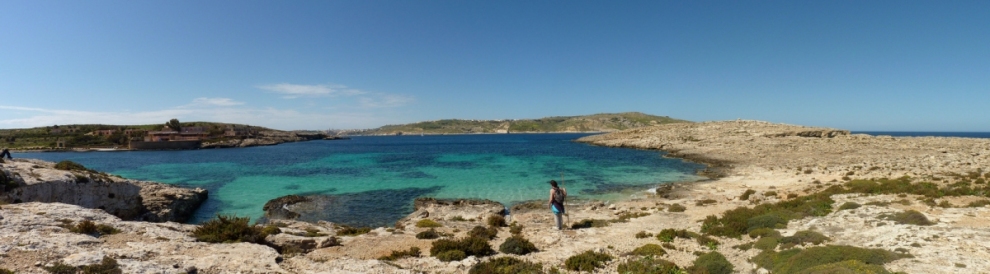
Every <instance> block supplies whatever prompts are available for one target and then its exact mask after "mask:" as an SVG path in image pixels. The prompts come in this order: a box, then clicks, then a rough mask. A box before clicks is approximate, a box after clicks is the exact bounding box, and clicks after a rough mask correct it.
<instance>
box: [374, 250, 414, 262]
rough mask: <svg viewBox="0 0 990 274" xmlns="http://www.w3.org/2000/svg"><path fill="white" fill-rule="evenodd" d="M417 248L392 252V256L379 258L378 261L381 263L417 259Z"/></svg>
mask: <svg viewBox="0 0 990 274" xmlns="http://www.w3.org/2000/svg"><path fill="white" fill-rule="evenodd" d="M419 255H420V253H419V247H415V246H414V247H410V248H409V250H392V254H389V255H388V256H382V257H379V258H378V260H382V261H395V260H398V259H402V258H405V257H419Z"/></svg>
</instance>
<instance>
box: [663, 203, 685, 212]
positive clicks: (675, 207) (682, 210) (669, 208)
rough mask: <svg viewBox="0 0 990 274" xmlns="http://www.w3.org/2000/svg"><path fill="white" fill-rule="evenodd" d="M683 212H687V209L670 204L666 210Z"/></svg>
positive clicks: (679, 205)
mask: <svg viewBox="0 0 990 274" xmlns="http://www.w3.org/2000/svg"><path fill="white" fill-rule="evenodd" d="M685 210H687V207H684V206H683V205H681V204H672V205H670V207H668V208H667V211H668V212H684V211H685Z"/></svg>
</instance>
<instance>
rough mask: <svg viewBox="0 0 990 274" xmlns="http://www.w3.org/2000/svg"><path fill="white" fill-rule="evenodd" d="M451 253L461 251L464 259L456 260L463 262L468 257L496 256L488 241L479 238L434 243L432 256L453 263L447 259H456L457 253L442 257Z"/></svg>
mask: <svg viewBox="0 0 990 274" xmlns="http://www.w3.org/2000/svg"><path fill="white" fill-rule="evenodd" d="M451 251H460V253H461V254H463V255H464V257H462V258H460V259H456V260H463V259H464V258H467V256H477V257H483V256H488V255H492V254H495V250H493V249H492V246H491V245H489V244H488V240H485V239H482V238H477V237H467V238H463V239H459V240H448V239H440V240H437V241H435V242H433V246H432V247H431V248H430V254H434V256H435V257H437V259H440V260H441V261H451V260H447V259H451V258H456V257H457V256H454V255H457V254H456V253H451V254H447V255H444V257H441V255H442V254H443V253H450V252H451Z"/></svg>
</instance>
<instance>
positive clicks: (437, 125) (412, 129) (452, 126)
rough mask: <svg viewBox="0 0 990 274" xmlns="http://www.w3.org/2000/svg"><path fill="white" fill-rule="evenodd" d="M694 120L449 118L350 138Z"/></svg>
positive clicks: (604, 128) (637, 116)
mask: <svg viewBox="0 0 990 274" xmlns="http://www.w3.org/2000/svg"><path fill="white" fill-rule="evenodd" d="M669 123H690V121H686V120H680V119H674V118H670V117H668V116H654V115H649V114H643V113H639V112H624V113H602V114H593V115H583V116H555V117H545V118H540V119H520V120H459V119H445V120H437V121H425V122H417V123H412V124H404V125H386V126H383V127H379V128H376V129H369V130H360V131H351V132H347V133H346V134H348V135H403V134H472V133H543V132H612V131H619V130H625V129H630V128H637V127H644V126H650V125H660V124H669Z"/></svg>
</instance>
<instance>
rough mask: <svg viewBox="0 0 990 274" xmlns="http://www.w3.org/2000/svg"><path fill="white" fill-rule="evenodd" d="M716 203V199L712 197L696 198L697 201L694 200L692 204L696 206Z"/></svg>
mask: <svg viewBox="0 0 990 274" xmlns="http://www.w3.org/2000/svg"><path fill="white" fill-rule="evenodd" d="M717 203H718V201H715V200H714V199H704V200H698V201H696V202H694V205H696V206H706V205H713V204H717Z"/></svg>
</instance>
